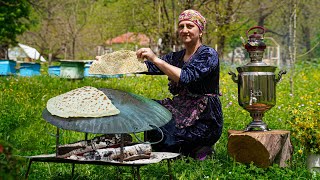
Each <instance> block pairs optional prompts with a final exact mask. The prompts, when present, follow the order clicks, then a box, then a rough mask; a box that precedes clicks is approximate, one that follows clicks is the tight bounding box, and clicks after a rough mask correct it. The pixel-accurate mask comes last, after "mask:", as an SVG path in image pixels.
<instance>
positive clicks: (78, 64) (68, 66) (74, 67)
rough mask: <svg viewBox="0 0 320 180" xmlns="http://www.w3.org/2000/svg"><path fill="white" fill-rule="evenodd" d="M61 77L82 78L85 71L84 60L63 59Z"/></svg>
mask: <svg viewBox="0 0 320 180" xmlns="http://www.w3.org/2000/svg"><path fill="white" fill-rule="evenodd" d="M60 62H61V63H60V77H62V78H66V79H82V78H83V73H84V61H81V60H61V61H60Z"/></svg>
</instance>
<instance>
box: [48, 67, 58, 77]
mask: <svg viewBox="0 0 320 180" xmlns="http://www.w3.org/2000/svg"><path fill="white" fill-rule="evenodd" d="M48 74H49V75H50V76H53V77H59V76H60V66H49V67H48Z"/></svg>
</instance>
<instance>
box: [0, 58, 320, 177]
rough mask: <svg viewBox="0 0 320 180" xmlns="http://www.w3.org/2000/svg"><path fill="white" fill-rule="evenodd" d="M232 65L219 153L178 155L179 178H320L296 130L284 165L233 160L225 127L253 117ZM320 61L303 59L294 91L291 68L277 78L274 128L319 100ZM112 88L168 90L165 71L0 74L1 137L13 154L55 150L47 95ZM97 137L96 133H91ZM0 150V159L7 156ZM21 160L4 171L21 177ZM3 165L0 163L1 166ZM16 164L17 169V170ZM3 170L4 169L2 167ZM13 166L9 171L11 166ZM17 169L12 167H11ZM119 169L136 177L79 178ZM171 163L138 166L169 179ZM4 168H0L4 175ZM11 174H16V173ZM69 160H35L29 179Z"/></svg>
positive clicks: (65, 172)
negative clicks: (45, 115)
mask: <svg viewBox="0 0 320 180" xmlns="http://www.w3.org/2000/svg"><path fill="white" fill-rule="evenodd" d="M229 70H233V71H234V72H235V71H236V70H235V68H234V67H230V66H226V65H225V66H222V68H221V85H220V87H221V88H220V89H221V91H222V93H223V96H222V97H221V101H222V105H223V113H224V129H223V135H222V137H221V139H220V140H219V141H218V143H217V144H216V145H215V151H216V153H215V155H214V156H212V157H211V158H210V159H207V160H205V161H194V160H193V159H190V158H182V159H179V160H176V161H174V162H173V163H172V164H171V165H172V171H173V174H174V177H175V179H188V180H189V179H195V180H197V179H312V178H314V179H319V178H320V176H319V175H312V174H311V173H309V172H308V170H307V168H306V163H305V159H306V152H302V153H298V150H300V149H303V147H302V146H301V145H300V144H299V142H298V141H297V140H296V139H295V138H294V136H292V138H291V139H292V143H293V145H294V155H293V158H292V161H291V162H289V164H290V166H289V167H286V168H281V167H278V165H273V166H271V167H269V168H265V169H262V168H258V167H256V166H254V165H253V164H249V165H244V164H240V163H237V162H235V161H234V160H233V159H232V158H231V157H230V156H229V155H228V153H227V142H228V139H227V130H229V129H235V130H243V129H244V128H245V127H246V125H247V124H248V123H249V122H250V121H251V118H250V116H249V113H248V112H246V111H245V110H243V109H242V108H241V107H240V106H239V105H238V102H237V85H236V84H235V83H234V82H233V81H232V80H231V77H230V76H229V75H228V71H229ZM318 72H319V65H317V64H299V65H297V67H296V72H295V74H294V82H295V83H294V90H295V91H294V95H293V96H292V95H291V94H290V82H289V77H290V73H291V72H290V71H289V72H288V74H286V75H284V76H283V80H282V81H281V82H280V83H278V84H277V94H276V95H277V105H276V106H275V107H273V108H272V109H271V110H270V111H268V112H267V113H266V114H265V117H264V121H265V122H266V123H267V124H268V125H269V128H271V129H285V130H290V126H289V125H288V123H287V122H286V121H287V120H288V119H290V118H291V116H292V115H291V114H290V113H289V112H290V111H291V110H293V109H298V108H301V105H308V106H319V103H320V102H319V99H320V97H319V96H320V95H319V94H320V90H319V87H320V86H319V81H320V75H319V73H318ZM86 85H89V86H94V87H98V88H113V89H120V90H123V91H127V92H132V93H135V94H139V95H142V96H144V97H147V98H151V99H162V98H165V97H168V96H170V93H169V92H168V90H167V78H166V77H165V76H146V75H143V76H138V77H124V78H119V79H98V78H84V79H83V80H67V79H60V78H52V77H49V76H46V75H43V76H38V77H18V76H2V77H0V112H1V114H0V115H1V116H0V117H1V119H0V139H1V140H2V141H3V142H6V143H9V144H11V146H12V147H13V148H14V149H15V150H14V151H13V153H14V154H15V155H21V156H25V155H38V154H45V153H54V152H55V137H54V136H52V134H54V133H55V130H56V128H55V127H54V126H53V125H51V124H49V123H47V122H46V121H45V120H43V119H42V117H41V113H42V110H43V109H44V108H45V106H46V102H47V100H48V99H49V98H51V97H54V96H57V95H59V94H62V93H65V92H67V91H70V90H72V89H75V88H78V87H82V86H86ZM62 133H63V134H62V137H61V140H60V142H61V143H70V142H74V141H78V140H80V139H83V137H84V136H83V133H79V132H71V131H65V130H63V131H62ZM90 136H92V137H93V135H90ZM5 160H6V159H5V158H4V157H3V156H0V162H1V161H5ZM15 163H18V166H17V167H16V168H14V167H13V168H11V169H10V170H8V171H5V172H3V171H0V173H4V174H14V176H17V177H16V178H17V179H21V178H23V176H24V174H25V173H26V170H27V161H24V160H23V161H17V162H15ZM0 169H1V168H0ZM13 169H16V170H15V171H14V170H13ZM1 170H2V169H1ZM10 171H11V172H10ZM13 171H14V172H13ZM119 172H121V178H122V179H132V175H131V168H130V167H121V168H119V169H117V168H115V167H113V166H99V165H76V169H75V179H117V174H119ZM166 173H167V164H166V161H163V162H161V163H158V164H152V165H148V166H143V167H142V168H141V169H140V174H141V176H142V179H157V180H158V179H168V175H167V174H166ZM4 174H3V175H2V174H0V179H1V176H4ZM14 176H13V177H14ZM70 178H71V165H70V164H55V163H33V165H32V167H31V171H30V175H29V179H70Z"/></svg>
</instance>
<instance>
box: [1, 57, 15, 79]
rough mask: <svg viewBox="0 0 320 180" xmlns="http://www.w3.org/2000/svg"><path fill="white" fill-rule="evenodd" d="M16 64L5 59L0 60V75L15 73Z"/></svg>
mask: <svg viewBox="0 0 320 180" xmlns="http://www.w3.org/2000/svg"><path fill="white" fill-rule="evenodd" d="M16 64H17V63H16V62H15V61H12V60H7V59H0V75H12V74H15V73H16V69H15V66H16Z"/></svg>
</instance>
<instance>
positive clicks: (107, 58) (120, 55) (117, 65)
mask: <svg viewBox="0 0 320 180" xmlns="http://www.w3.org/2000/svg"><path fill="white" fill-rule="evenodd" d="M147 71H148V68H147V66H146V65H145V64H144V62H143V60H140V59H138V58H137V55H136V52H134V51H130V50H119V51H115V52H113V53H108V54H105V55H103V56H101V57H100V59H99V60H98V61H94V62H93V63H92V65H91V66H90V68H89V73H90V74H102V75H115V74H129V73H138V72H147Z"/></svg>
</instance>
